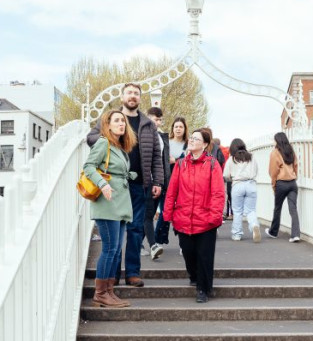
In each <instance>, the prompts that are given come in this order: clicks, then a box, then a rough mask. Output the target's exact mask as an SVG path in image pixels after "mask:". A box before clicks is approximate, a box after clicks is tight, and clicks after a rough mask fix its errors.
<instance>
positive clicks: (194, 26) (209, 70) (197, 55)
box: [82, 0, 308, 128]
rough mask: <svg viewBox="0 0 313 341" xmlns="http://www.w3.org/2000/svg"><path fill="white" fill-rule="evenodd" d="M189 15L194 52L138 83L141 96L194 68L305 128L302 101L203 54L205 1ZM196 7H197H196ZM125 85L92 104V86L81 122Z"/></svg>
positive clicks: (98, 112) (191, 7)
mask: <svg viewBox="0 0 313 341" xmlns="http://www.w3.org/2000/svg"><path fill="white" fill-rule="evenodd" d="M187 3H188V4H187V8H188V13H189V14H190V29H189V35H188V38H189V43H190V45H191V48H190V49H189V50H188V51H187V52H186V53H185V54H184V55H183V57H181V58H180V59H178V60H177V61H176V62H175V63H174V64H173V65H172V66H171V67H170V68H168V69H167V70H165V71H163V72H162V73H160V74H158V75H156V76H153V77H151V78H148V79H145V80H142V81H139V82H136V83H138V84H140V85H141V87H142V93H150V92H152V91H154V90H157V89H161V88H163V87H165V86H167V85H168V84H170V83H172V82H174V81H175V80H177V79H178V78H180V77H181V76H182V75H183V74H184V73H185V72H186V71H188V70H189V69H190V68H191V67H192V66H193V65H196V66H198V67H199V68H200V70H201V71H202V72H203V73H204V74H206V75H207V76H208V77H210V78H211V79H212V80H214V81H215V82H217V83H218V84H220V85H222V86H224V87H226V88H228V89H231V90H233V91H237V92H240V93H242V94H247V95H252V96H260V97H268V98H271V99H273V100H275V101H277V102H279V103H280V104H281V105H282V106H283V108H284V109H285V110H286V113H287V115H288V116H289V117H290V118H291V119H292V121H293V124H294V126H296V127H298V128H306V127H307V125H308V119H307V115H306V112H305V107H304V106H303V105H302V103H301V99H300V101H299V102H298V101H296V100H295V99H294V98H293V97H292V96H290V95H289V94H288V93H286V92H285V91H283V90H281V89H279V88H277V87H274V86H269V85H263V84H253V83H249V82H245V81H243V80H240V79H236V78H234V77H232V76H230V75H228V74H227V73H225V72H223V71H222V70H220V69H219V68H217V67H216V66H215V65H214V64H213V63H212V62H211V61H210V60H209V59H208V58H207V57H206V56H205V54H204V53H203V52H202V51H201V50H200V48H199V41H200V34H199V27H198V24H199V21H198V17H199V14H200V13H202V6H203V1H191V0H189V1H187ZM195 4H196V5H195ZM123 85H124V84H123V83H121V84H115V85H112V86H110V87H109V88H107V89H105V90H103V91H102V92H101V93H99V94H98V95H97V97H96V98H95V99H94V100H93V101H92V102H91V103H89V86H88V85H87V88H88V91H87V92H88V93H87V103H85V104H83V105H82V119H84V120H85V121H86V122H88V123H90V122H93V121H95V120H97V119H98V117H100V115H101V114H102V113H103V111H104V110H105V108H106V106H107V105H108V104H109V103H111V102H112V101H113V100H115V99H116V98H118V97H120V96H121V89H122V87H123Z"/></svg>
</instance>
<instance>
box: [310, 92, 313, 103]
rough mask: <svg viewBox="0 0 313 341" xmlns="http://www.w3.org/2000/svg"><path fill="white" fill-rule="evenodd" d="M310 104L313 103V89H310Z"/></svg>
mask: <svg viewBox="0 0 313 341" xmlns="http://www.w3.org/2000/svg"><path fill="white" fill-rule="evenodd" d="M310 104H313V91H310Z"/></svg>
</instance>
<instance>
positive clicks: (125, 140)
mask: <svg viewBox="0 0 313 341" xmlns="http://www.w3.org/2000/svg"><path fill="white" fill-rule="evenodd" d="M115 113H118V114H121V115H123V117H124V119H125V123H126V126H125V134H124V135H122V136H120V138H119V139H118V140H116V138H115V137H114V136H113V134H112V132H111V130H110V129H109V125H110V122H111V118H112V115H113V114H115ZM100 133H101V135H102V136H104V137H106V138H107V139H108V140H109V142H110V144H111V145H113V146H115V147H118V148H121V149H123V150H124V151H125V152H126V153H129V152H130V151H131V150H132V149H133V148H134V146H135V145H136V144H137V138H136V135H135V133H134V131H133V129H132V127H131V126H130V124H129V122H128V118H127V116H126V115H125V114H124V113H122V112H121V111H120V110H110V111H107V112H105V113H104V114H102V116H101V131H100Z"/></svg>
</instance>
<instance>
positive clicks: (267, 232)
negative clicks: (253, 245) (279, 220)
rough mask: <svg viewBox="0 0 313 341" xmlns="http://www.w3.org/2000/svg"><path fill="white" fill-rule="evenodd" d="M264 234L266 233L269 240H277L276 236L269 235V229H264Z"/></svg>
mask: <svg viewBox="0 0 313 341" xmlns="http://www.w3.org/2000/svg"><path fill="white" fill-rule="evenodd" d="M265 233H266V234H267V235H268V236H269V237H271V238H274V239H276V238H277V237H276V236H273V235H272V234H270V229H269V228H266V229H265Z"/></svg>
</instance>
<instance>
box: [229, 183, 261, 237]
mask: <svg viewBox="0 0 313 341" xmlns="http://www.w3.org/2000/svg"><path fill="white" fill-rule="evenodd" d="M231 198H232V203H231V205H232V209H233V224H232V229H231V233H232V235H233V236H242V235H243V230H242V217H243V216H247V220H248V224H249V230H250V231H251V232H252V231H253V227H254V226H260V225H259V222H258V218H257V216H256V198H257V189H256V182H255V181H253V180H247V181H241V182H238V183H236V184H235V185H233V187H232V191H231Z"/></svg>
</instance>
